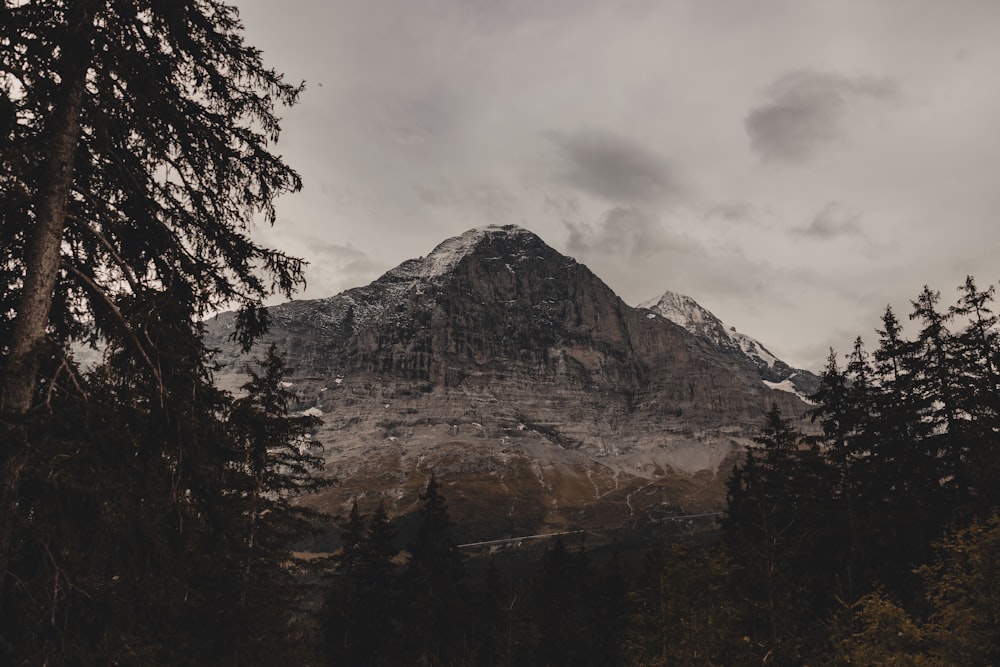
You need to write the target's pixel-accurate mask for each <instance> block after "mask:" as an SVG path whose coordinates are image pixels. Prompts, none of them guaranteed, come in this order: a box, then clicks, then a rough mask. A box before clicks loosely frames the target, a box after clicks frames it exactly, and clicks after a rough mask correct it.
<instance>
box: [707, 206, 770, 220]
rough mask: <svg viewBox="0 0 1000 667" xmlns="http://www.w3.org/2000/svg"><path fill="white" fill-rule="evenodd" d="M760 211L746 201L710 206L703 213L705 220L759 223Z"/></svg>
mask: <svg viewBox="0 0 1000 667" xmlns="http://www.w3.org/2000/svg"><path fill="white" fill-rule="evenodd" d="M760 215H761V214H760V211H759V210H758V209H757V207H756V206H754V205H753V204H751V203H750V202H746V201H727V202H723V203H721V204H716V205H715V206H712V207H711V208H709V209H708V210H707V211H705V219H706V220H721V221H722V222H730V223H736V222H753V223H756V222H759V219H760Z"/></svg>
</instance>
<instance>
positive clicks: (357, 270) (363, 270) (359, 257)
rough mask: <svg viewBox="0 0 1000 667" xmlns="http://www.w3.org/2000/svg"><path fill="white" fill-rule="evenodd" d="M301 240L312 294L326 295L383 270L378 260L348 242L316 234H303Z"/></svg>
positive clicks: (356, 283) (357, 283)
mask: <svg viewBox="0 0 1000 667" xmlns="http://www.w3.org/2000/svg"><path fill="white" fill-rule="evenodd" d="M303 240H304V241H305V242H306V244H307V245H308V247H309V266H308V267H306V279H307V280H308V281H309V287H310V292H311V293H313V294H318V295H323V296H330V295H333V294H336V293H338V292H342V291H343V290H346V289H350V288H352V287H357V286H359V285H364V284H366V283H368V282H370V281H372V280H373V279H374V278H375V277H377V274H378V273H380V272H382V271H383V270H384V267H383V266H382V263H381V262H377V261H375V260H373V259H372V258H371V257H370V256H369V255H368V254H367V253H364V252H362V251H360V250H358V249H356V248H353V247H351V246H349V245H340V244H337V243H331V242H329V241H325V240H323V239H320V238H316V237H304V238H303Z"/></svg>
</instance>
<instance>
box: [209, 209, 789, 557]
mask: <svg viewBox="0 0 1000 667" xmlns="http://www.w3.org/2000/svg"><path fill="white" fill-rule="evenodd" d="M270 314H271V321H272V326H271V331H270V333H269V334H268V336H267V338H266V339H265V340H264V341H262V342H261V345H267V344H269V343H270V342H272V341H273V342H275V343H277V345H278V348H279V349H281V350H283V351H284V352H285V353H286V355H287V356H288V365H289V366H290V367H292V368H294V369H295V373H294V375H293V376H292V377H291V378H289V382H290V383H292V385H293V390H294V391H296V392H297V393H298V395H299V397H300V401H301V402H300V405H299V406H298V408H297V409H299V410H301V411H309V412H310V414H315V415H321V416H322V418H323V420H324V424H323V426H322V427H321V428H320V429H319V431H318V432H317V433H316V434H315V435H314V439H315V441H317V442H319V443H320V444H322V446H323V447H324V452H325V456H326V459H327V470H328V471H329V473H330V474H331V475H333V476H334V477H335V478H336V479H337V480H339V484H338V485H337V486H335V487H334V488H333V489H331V490H328V491H325V492H323V493H322V494H320V495H317V496H315V497H313V498H311V499H308V500H307V501H306V502H308V503H310V504H312V505H314V506H316V507H319V508H321V509H323V510H326V511H330V512H338V511H342V510H343V508H344V507H346V506H347V504H348V503H349V502H350V500H351V499H352V498H360V499H361V500H362V502H363V503H364V502H370V503H376V502H377V501H378V500H379V499H381V500H384V501H386V502H387V505H388V506H389V507H390V509H391V510H392V511H393V512H395V513H396V514H406V513H407V512H409V511H411V510H412V509H413V508H414V507H415V503H416V500H417V493H418V491H419V490H420V489H421V488H422V487H423V485H425V484H426V478H427V476H428V475H430V473H431V472H434V473H436V474H437V477H438V479H439V480H441V481H442V483H444V484H445V485H446V491H447V492H448V495H449V498H450V500H451V505H452V508H453V511H454V512H455V513H456V518H458V519H459V523H460V524H461V525H464V526H466V527H467V530H469V531H471V534H470V535H468V537H470V538H473V537H480V538H490V537H495V536H497V535H500V536H502V535H505V534H509V535H519V534H520V535H525V534H531V533H532V532H542V531H551V530H555V529H565V528H567V527H588V526H589V527H594V526H597V525H600V526H606V525H608V524H622V523H628V522H641V521H645V520H648V519H649V518H650V517H655V516H660V515H663V514H673V513H677V512H685V511H696V512H702V511H711V510H715V509H719V508H721V507H722V506H723V504H724V500H725V485H724V481H725V478H726V475H725V473H726V472H727V471H728V469H729V467H730V466H731V465H732V461H733V460H735V458H734V457H735V456H737V455H738V453H739V452H740V451H741V449H742V447H743V446H744V445H745V444H746V442H748V438H749V437H750V436H751V435H752V434H753V433H755V432H756V430H757V429H758V427H759V425H760V423H761V420H762V418H763V415H764V414H765V412H766V411H767V409H768V408H769V407H770V406H771V404H772V403H778V404H779V405H780V406H781V407H782V408H783V410H784V411H785V413H786V414H787V415H789V416H797V415H799V414H801V413H802V412H803V410H804V409H805V407H806V406H805V405H804V404H803V403H802V402H801V401H800V400H799V399H798V397H796V396H795V395H793V394H791V393H788V392H783V391H774V390H772V389H771V388H769V387H768V386H767V385H766V384H764V383H763V382H762V381H761V376H760V372H759V369H758V368H757V366H756V365H755V364H754V363H752V362H751V361H750V360H748V359H747V358H745V357H740V356H737V355H734V354H731V353H729V352H728V351H726V350H723V349H720V348H719V346H718V345H716V344H714V343H713V342H711V341H709V340H706V339H705V338H704V337H701V336H698V335H694V334H692V333H690V332H689V331H687V330H686V329H685V328H683V327H681V326H678V325H677V324H675V323H674V322H673V321H671V320H670V319H668V318H666V317H664V316H660V315H657V314H656V313H655V312H653V311H652V310H644V309H636V308H632V307H630V306H628V305H627V304H625V303H624V302H623V301H622V300H621V299H620V298H618V296H617V295H616V294H615V293H614V292H613V291H612V290H611V289H610V288H609V287H608V286H607V285H605V284H604V282H602V281H601V280H600V279H599V278H598V277H597V276H596V275H594V274H593V273H592V272H591V271H590V270H589V269H588V268H587V267H586V266H584V265H583V264H580V263H579V262H577V261H576V260H574V259H572V258H570V257H566V256H565V255H562V254H560V253H559V252H557V251H556V250H554V249H552V248H551V247H549V246H548V245H546V244H545V243H544V242H543V241H542V240H541V239H540V238H539V237H538V236H536V235H535V234H533V233H531V232H529V231H527V230H525V229H522V228H520V227H516V226H505V227H495V226H491V227H482V228H478V229H473V230H470V231H468V232H466V233H464V234H462V235H460V236H456V237H454V238H451V239H448V240H446V241H444V242H443V243H441V244H439V245H438V246H437V247H436V248H434V249H433V250H432V251H431V252H430V253H429V254H427V255H426V256H425V257H421V258H418V259H412V260H408V261H405V262H403V263H402V264H400V265H399V266H397V267H396V268H394V269H392V270H390V271H388V272H386V273H385V274H384V275H383V276H381V277H380V278H378V279H377V280H375V281H374V282H372V283H371V284H369V285H366V286H364V287H358V288H355V289H351V290H347V291H346V292H343V293H341V294H338V295H336V296H333V297H330V298H326V299H317V300H309V301H293V302H290V303H286V304H282V305H280V306H275V307H273V308H271V309H270ZM232 324H233V316H232V314H222V315H219V316H218V317H217V318H214V319H213V320H212V321H211V322H209V323H208V338H209V340H208V343H209V345H210V346H212V347H214V348H218V349H219V350H220V351H219V353H218V357H217V360H218V361H219V363H220V364H221V369H220V371H219V373H218V376H217V377H218V380H219V382H220V384H222V385H223V386H225V387H227V388H235V387H238V386H239V384H240V383H241V382H242V379H243V373H244V372H245V368H246V357H244V356H243V355H241V354H240V353H239V350H238V349H237V347H236V346H235V345H233V344H232V343H229V342H228V341H227V334H228V332H229V331H230V329H231V327H232ZM720 473H722V474H720Z"/></svg>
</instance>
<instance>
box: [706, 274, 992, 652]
mask: <svg viewBox="0 0 1000 667" xmlns="http://www.w3.org/2000/svg"><path fill="white" fill-rule="evenodd" d="M993 302H994V288H993V287H990V288H988V289H986V290H980V289H979V288H978V287H977V286H976V283H975V281H974V280H973V279H972V278H971V277H970V278H967V279H966V281H965V283H964V284H963V285H962V286H961V287H960V289H959V298H958V299H957V301H956V303H955V304H954V305H952V306H950V307H948V308H944V307H943V306H942V305H941V303H940V294H939V293H938V292H936V291H933V290H931V289H929V288H927V287H925V288H924V289H923V291H922V292H921V293H920V295H919V296H918V297H917V298H916V300H914V301H913V302H912V311H911V312H910V314H909V319H910V320H911V321H913V322H914V323H915V334H914V335H913V336H912V337H908V336H905V335H904V333H903V326H902V324H901V323H900V321H899V319H898V318H897V317H896V315H895V313H894V312H893V311H892V309H891V308H887V309H886V311H885V313H884V315H883V316H882V323H881V324H882V326H881V328H880V329H878V331H877V334H878V346H877V347H876V348H875V350H874V351H873V352H869V351H868V350H867V349H866V348H865V345H864V344H863V342H862V341H861V339H860V338H859V339H857V340H856V342H855V344H854V347H853V350H852V351H851V353H850V354H849V355H847V357H846V365H845V366H844V367H841V364H840V363H839V360H838V358H837V356H836V355H835V354H834V353H833V352H831V354H830V357H829V361H828V364H827V367H826V369H825V371H824V373H823V375H822V379H821V385H820V389H819V390H818V392H817V393H816V395H815V396H814V397H813V400H814V401H815V402H816V404H817V405H816V407H815V408H814V409H813V410H812V411H811V417H812V418H813V419H814V420H815V421H816V423H817V424H818V425H819V426H820V428H821V433H822V434H821V435H820V436H814V437H805V436H803V435H802V434H801V433H798V432H796V431H795V430H794V429H793V428H791V426H790V422H789V421H787V420H784V419H782V417H781V415H780V414H779V413H778V412H777V410H773V411H772V412H771V413H770V414H769V415H768V418H767V422H766V425H765V427H764V429H763V430H762V433H761V435H760V436H759V437H758V438H757V447H756V448H754V449H752V450H750V451H749V452H748V454H747V457H746V460H745V462H744V463H743V464H742V465H740V466H738V467H737V468H736V470H735V471H734V475H733V478H732V481H731V483H730V493H729V507H728V515H727V517H726V520H725V522H724V535H725V538H724V545H721V546H720V549H724V550H725V551H726V552H727V553H728V554H730V556H729V557H730V559H731V562H732V570H731V574H732V579H733V585H734V586H735V587H736V589H735V590H737V591H738V592H739V593H738V598H739V599H742V600H744V601H746V602H747V603H749V605H750V606H749V608H748V609H745V610H744V612H742V616H743V620H742V623H741V626H740V632H742V633H745V635H746V636H747V637H748V638H749V640H750V644H751V645H755V646H756V649H755V650H754V653H755V654H756V655H757V656H758V658H759V659H764V658H766V659H767V661H768V662H769V663H770V664H788V665H793V664H806V663H807V664H831V665H832V664H893V665H895V664H899V665H904V664H905V665H915V664H935V665H971V664H996V663H997V662H998V661H1000V625H998V620H1000V616H998V610H1000V549H998V547H1000V522H998V519H997V517H996V511H997V507H998V503H1000V484H998V482H1000V477H998V472H1000V449H998V445H1000V437H998V434H1000V391H998V384H997V380H998V376H997V368H998V362H1000V348H998V345H997V335H998V332H997V317H996V315H995V314H994V313H993V310H992V307H993ZM734 599H737V598H734ZM723 662H727V661H723ZM758 664H759V663H758Z"/></svg>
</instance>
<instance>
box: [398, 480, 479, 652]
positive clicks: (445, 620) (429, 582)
mask: <svg viewBox="0 0 1000 667" xmlns="http://www.w3.org/2000/svg"><path fill="white" fill-rule="evenodd" d="M439 489H440V485H439V484H438V481H437V478H436V477H435V476H434V475H431V478H430V480H429V481H428V483H427V488H426V490H425V491H424V493H423V494H421V496H420V500H421V502H422V505H421V507H420V512H419V514H420V527H419V528H418V529H417V536H416V539H415V540H414V541H413V543H412V544H411V545H410V560H409V563H408V564H407V567H406V573H405V587H404V591H405V593H406V595H408V596H409V604H410V605H411V609H410V618H409V622H408V631H409V639H410V646H411V650H412V651H413V654H412V655H413V656H414V659H415V660H416V661H418V662H420V661H423V662H427V663H428V664H448V663H449V662H450V661H452V660H455V659H456V658H458V657H459V656H460V655H461V654H462V652H463V651H464V649H465V646H464V641H465V636H464V635H465V628H464V622H463V620H464V610H463V606H464V604H465V600H464V584H463V579H464V577H465V566H464V565H463V563H462V554H461V553H460V552H459V550H458V543H457V542H456V541H455V537H454V525H453V524H452V521H451V517H450V516H449V514H448V506H447V503H446V502H445V498H444V496H443V495H441V492H440V490H439Z"/></svg>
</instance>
